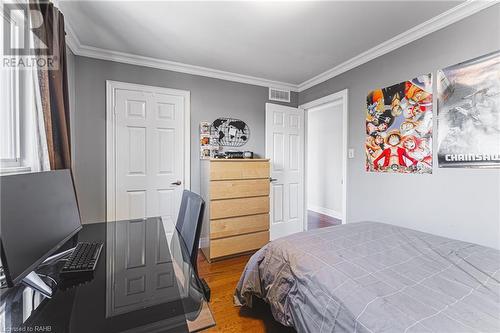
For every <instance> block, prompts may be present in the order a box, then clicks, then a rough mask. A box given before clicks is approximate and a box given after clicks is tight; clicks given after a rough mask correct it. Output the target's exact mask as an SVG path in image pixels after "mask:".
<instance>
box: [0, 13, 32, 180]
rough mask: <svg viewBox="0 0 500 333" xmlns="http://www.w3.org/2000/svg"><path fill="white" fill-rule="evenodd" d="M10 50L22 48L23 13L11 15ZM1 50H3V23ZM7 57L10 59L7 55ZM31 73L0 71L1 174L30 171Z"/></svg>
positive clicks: (12, 70)
mask: <svg viewBox="0 0 500 333" xmlns="http://www.w3.org/2000/svg"><path fill="white" fill-rule="evenodd" d="M3 19H4V20H10V26H11V29H10V39H11V40H10V43H11V48H13V49H19V48H22V47H23V46H24V36H22V29H20V27H21V25H24V20H25V18H24V14H23V11H22V10H13V11H11V17H10V18H6V17H5V16H4V17H3ZM1 23H2V31H1V33H0V46H1V48H2V50H3V45H4V44H3V43H4V40H3V22H1ZM6 56H9V55H6ZM34 96H35V95H34V72H33V71H32V70H30V69H26V68H24V69H20V68H16V67H9V68H4V67H2V68H0V174H10V173H20V172H29V171H31V170H32V168H31V164H32V160H33V158H32V150H33V144H32V142H33V141H32V140H33V121H34V119H35V118H34V114H35V113H34V111H35V100H34Z"/></svg>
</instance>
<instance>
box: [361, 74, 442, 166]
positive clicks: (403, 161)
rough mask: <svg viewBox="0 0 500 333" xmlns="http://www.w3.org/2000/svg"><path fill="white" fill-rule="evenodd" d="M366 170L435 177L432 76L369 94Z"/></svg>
mask: <svg viewBox="0 0 500 333" xmlns="http://www.w3.org/2000/svg"><path fill="white" fill-rule="evenodd" d="M366 106H367V108H366V123H365V125H366V142H365V151H366V170H367V171H369V172H385V173H417V174H426V173H427V174H428V173H432V74H427V75H421V76H419V77H416V78H414V79H411V80H408V81H404V82H401V83H398V84H395V85H392V86H390V87H386V88H382V89H376V90H373V91H372V92H370V93H369V94H368V96H367V100H366Z"/></svg>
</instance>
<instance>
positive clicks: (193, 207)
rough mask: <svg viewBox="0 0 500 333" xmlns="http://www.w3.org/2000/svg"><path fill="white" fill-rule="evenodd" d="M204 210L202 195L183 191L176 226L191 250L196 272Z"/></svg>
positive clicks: (190, 253) (192, 262)
mask: <svg viewBox="0 0 500 333" xmlns="http://www.w3.org/2000/svg"><path fill="white" fill-rule="evenodd" d="M204 211H205V201H204V200H203V198H202V197H200V196H199V195H198V194H196V193H194V192H191V191H187V190H184V192H182V202H181V208H180V210H179V216H178V217H177V223H176V225H175V228H176V229H177V231H178V232H179V234H180V235H181V237H182V240H183V241H184V244H185V245H186V247H187V250H188V251H189V256H190V258H191V264H192V265H193V267H194V269H195V271H196V273H198V265H197V262H196V260H197V259H198V248H199V244H200V233H201V226H202V223H203V213H204Z"/></svg>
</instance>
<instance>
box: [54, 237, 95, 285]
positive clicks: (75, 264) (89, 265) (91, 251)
mask: <svg viewBox="0 0 500 333" xmlns="http://www.w3.org/2000/svg"><path fill="white" fill-rule="evenodd" d="M101 250H102V243H84V242H78V244H77V245H76V248H75V250H74V251H73V253H71V255H70V257H69V258H68V260H67V261H66V263H65V264H64V266H63V268H62V269H61V272H60V274H61V277H64V278H68V277H78V276H80V275H81V274H85V273H91V272H93V271H94V269H95V267H96V265H97V261H98V260H99V254H100V253H101Z"/></svg>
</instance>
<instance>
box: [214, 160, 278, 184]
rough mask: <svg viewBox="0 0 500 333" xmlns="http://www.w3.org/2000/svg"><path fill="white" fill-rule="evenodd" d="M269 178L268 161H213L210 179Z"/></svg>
mask: <svg viewBox="0 0 500 333" xmlns="http://www.w3.org/2000/svg"><path fill="white" fill-rule="evenodd" d="M257 178H269V162H267V161H255V162H252V161H251V160H247V161H211V163H210V180H229V179H257Z"/></svg>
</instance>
